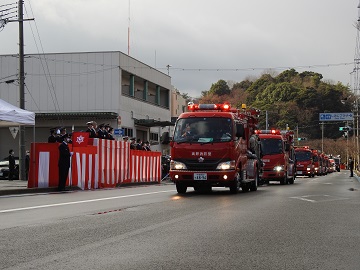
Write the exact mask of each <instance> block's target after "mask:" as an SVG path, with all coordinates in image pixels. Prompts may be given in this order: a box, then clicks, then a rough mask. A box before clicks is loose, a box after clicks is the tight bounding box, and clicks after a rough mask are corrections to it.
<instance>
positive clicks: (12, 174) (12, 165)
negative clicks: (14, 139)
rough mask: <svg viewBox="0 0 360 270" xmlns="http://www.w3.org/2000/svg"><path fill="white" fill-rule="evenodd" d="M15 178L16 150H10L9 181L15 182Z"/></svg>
mask: <svg viewBox="0 0 360 270" xmlns="http://www.w3.org/2000/svg"><path fill="white" fill-rule="evenodd" d="M14 177H15V157H14V150H12V149H10V150H9V181H12V180H14Z"/></svg>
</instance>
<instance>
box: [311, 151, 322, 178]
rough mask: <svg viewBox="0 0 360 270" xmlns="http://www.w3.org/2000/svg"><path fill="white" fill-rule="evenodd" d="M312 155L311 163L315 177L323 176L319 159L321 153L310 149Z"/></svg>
mask: <svg viewBox="0 0 360 270" xmlns="http://www.w3.org/2000/svg"><path fill="white" fill-rule="evenodd" d="M312 154H313V162H314V171H315V174H316V175H317V176H320V175H323V169H322V166H323V164H322V158H321V151H320V150H316V149H312Z"/></svg>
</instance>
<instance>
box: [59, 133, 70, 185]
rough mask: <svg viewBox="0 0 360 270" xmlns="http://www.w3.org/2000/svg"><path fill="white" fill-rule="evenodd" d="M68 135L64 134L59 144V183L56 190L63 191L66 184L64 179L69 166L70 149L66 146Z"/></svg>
mask: <svg viewBox="0 0 360 270" xmlns="http://www.w3.org/2000/svg"><path fill="white" fill-rule="evenodd" d="M69 139H70V137H69V135H67V136H65V138H64V141H62V142H61V144H60V145H59V162H58V166H59V185H58V190H59V191H64V190H65V186H66V179H67V176H68V174H69V168H70V162H71V160H70V157H71V153H70V149H69V146H68V141H69Z"/></svg>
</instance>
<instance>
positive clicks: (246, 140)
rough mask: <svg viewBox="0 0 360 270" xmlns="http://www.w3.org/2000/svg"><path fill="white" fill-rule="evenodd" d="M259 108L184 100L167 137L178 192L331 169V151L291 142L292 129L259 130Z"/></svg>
mask: <svg viewBox="0 0 360 270" xmlns="http://www.w3.org/2000/svg"><path fill="white" fill-rule="evenodd" d="M259 116H260V111H259V110H256V109H253V108H251V109H247V108H246V105H245V104H243V105H242V108H241V109H237V108H233V107H231V105H230V104H229V103H223V104H194V103H192V102H190V103H189V104H188V110H187V112H184V113H182V114H181V115H180V116H179V117H178V119H177V121H176V124H175V128H174V134H173V137H172V139H171V142H170V146H171V161H170V171H169V176H170V178H171V180H172V181H173V182H174V183H175V185H176V190H177V192H178V193H179V194H184V193H186V191H187V188H188V187H192V188H193V189H194V190H195V191H198V192H209V191H211V190H212V187H228V188H229V189H230V192H231V193H238V192H239V190H240V188H241V190H242V191H243V192H247V191H249V190H250V191H256V190H257V188H258V186H259V185H262V184H268V183H269V182H270V181H278V182H280V184H282V185H285V184H293V183H294V181H295V178H296V176H308V177H314V176H315V174H316V175H324V174H326V173H328V172H329V165H328V164H327V163H328V162H327V161H328V160H329V157H328V156H326V155H324V154H323V153H321V151H318V150H313V149H310V148H309V147H307V146H303V147H299V146H295V145H294V132H293V131H291V130H259V129H258V123H259Z"/></svg>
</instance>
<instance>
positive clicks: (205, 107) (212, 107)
mask: <svg viewBox="0 0 360 270" xmlns="http://www.w3.org/2000/svg"><path fill="white" fill-rule="evenodd" d="M230 108H231V106H230V104H229V103H224V104H194V103H193V102H189V103H188V110H189V111H192V112H193V111H198V110H201V111H207V110H218V111H222V112H224V111H230Z"/></svg>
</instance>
